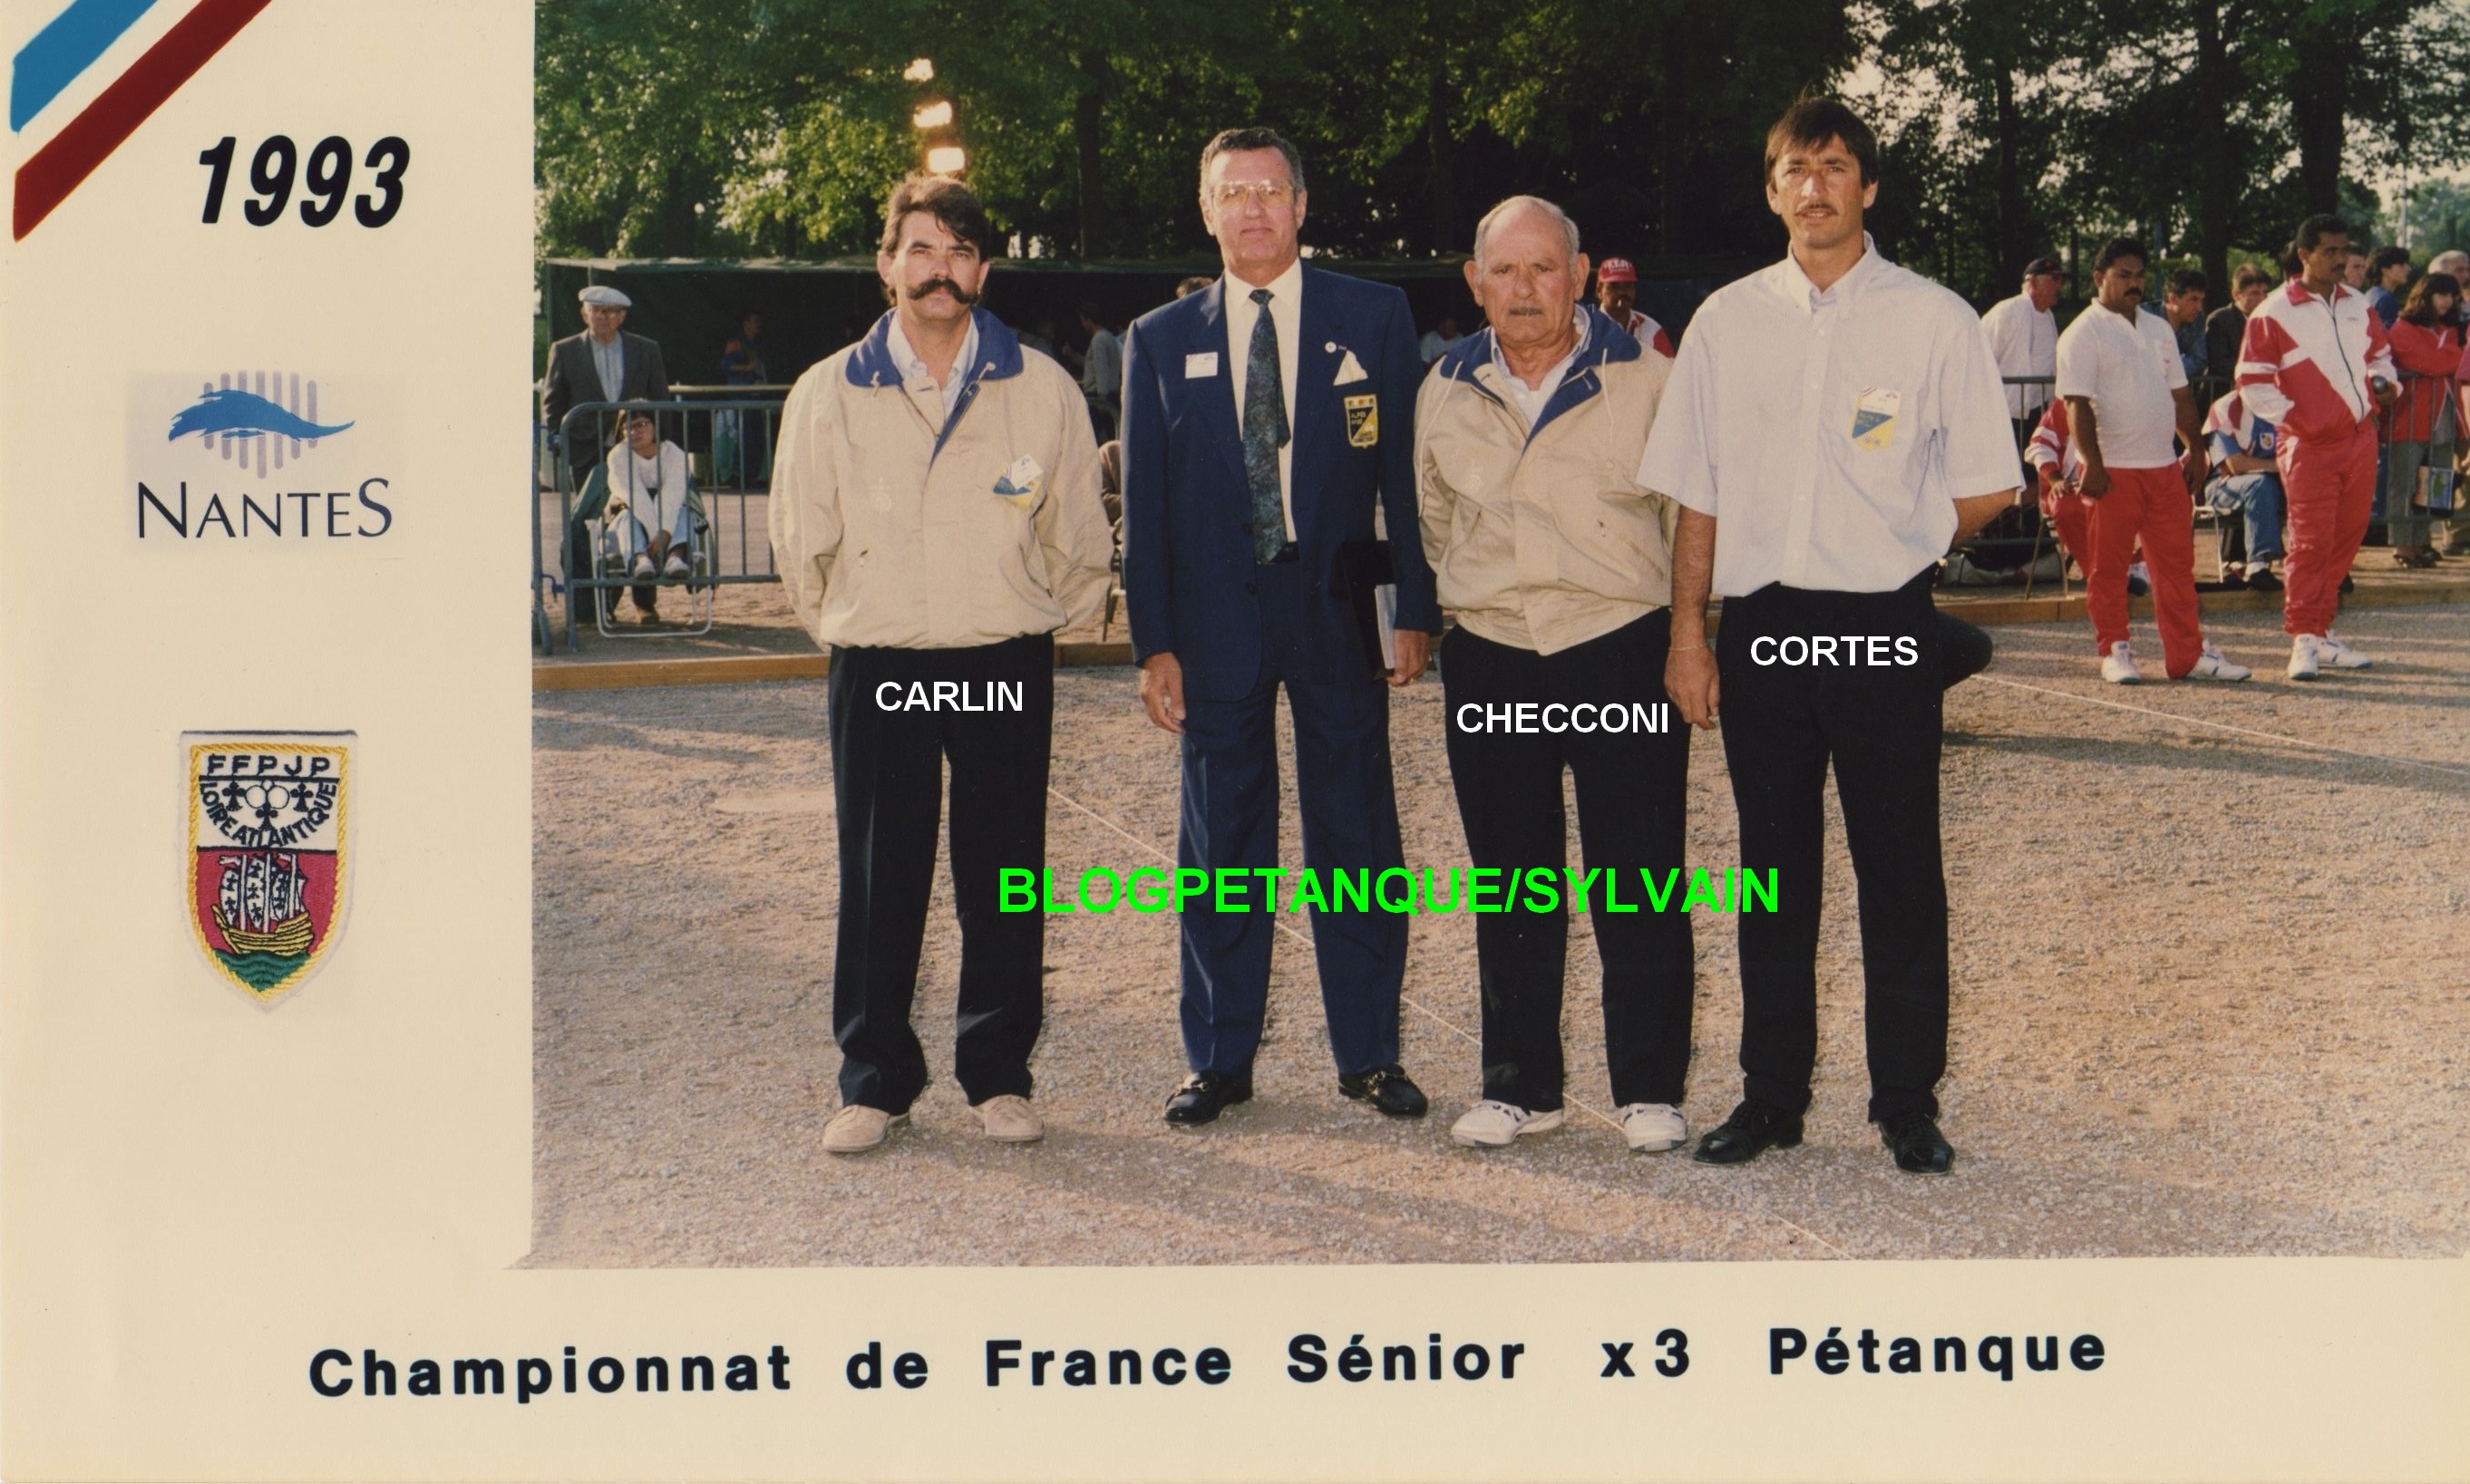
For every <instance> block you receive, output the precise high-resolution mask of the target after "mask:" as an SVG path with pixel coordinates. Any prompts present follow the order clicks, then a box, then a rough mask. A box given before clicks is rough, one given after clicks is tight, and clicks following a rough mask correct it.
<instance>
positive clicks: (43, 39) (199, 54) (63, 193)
mask: <svg viewBox="0 0 2470 1484" xmlns="http://www.w3.org/2000/svg"><path fill="white" fill-rule="evenodd" d="M270 3H271V0H200V3H199V4H198V6H197V7H196V8H195V9H194V10H192V11H190V12H189V13H188V14H186V15H183V16H181V17H180V19H179V20H178V21H177V22H176V23H175V24H174V25H173V27H172V29H171V30H169V31H167V32H165V33H164V34H163V37H162V39H161V40H159V41H156V42H155V43H154V44H153V45H152V46H151V47H148V48H147V49H146V52H145V54H144V55H143V56H141V57H139V58H137V60H136V61H134V62H132V63H130V64H129V67H128V71H127V72H124V73H122V74H121V75H120V76H119V77H118V78H116V79H114V80H113V81H112V83H111V85H110V86H109V87H106V88H105V89H104V90H103V92H102V94H101V95H100V96H98V97H97V98H96V99H95V101H94V102H92V103H90V104H86V106H85V111H83V112H82V113H80V114H79V115H78V116H77V117H76V118H74V119H71V120H70V121H69V122H68V123H67V124H66V125H65V126H63V127H62V128H61V129H60V131H59V132H58V133H57V134H55V135H53V136H52V138H51V140H50V141H49V142H48V143H46V144H45V145H44V146H43V147H42V148H41V149H40V150H37V151H35V153H34V155H33V156H32V157H31V158H29V159H28V160H27V161H26V163H25V164H23V165H20V166H18V167H17V187H16V194H15V199H14V201H13V202H12V216H11V230H12V232H13V233H14V234H15V235H16V236H17V237H18V238H20V239H22V238H24V237H25V235H26V234H27V233H29V232H31V231H33V230H34V229H35V226H36V225H37V224H39V223H40V222H41V221H42V220H43V219H44V218H45V217H48V216H50V215H51V214H52V209H53V208H54V207H56V206H58V205H59V203H60V202H62V201H63V200H66V199H67V198H68V195H69V193H70V192H72V191H74V190H76V189H77V188H78V186H79V185H80V184H81V183H82V182H83V181H84V179H85V177H86V176H88V175H90V174H94V172H95V168H96V167H97V166H99V165H101V164H102V163H103V162H104V161H105V159H107V158H109V157H110V155H111V151H114V150H117V149H119V148H120V145H121V142H122V141H123V140H125V139H127V138H128V136H129V135H130V134H133V133H135V132H136V131H137V126H139V125H140V124H143V123H145V122H146V120H147V118H148V117H149V116H150V115H151V114H152V113H153V112H154V110H155V109H157V108H159V107H161V106H162V105H163V101H164V100H165V99H167V98H170V97H171V96H172V95H173V94H174V93H175V92H177V91H179V89H180V85H181V84H182V83H184V82H186V81H189V79H191V78H193V77H195V76H197V74H198V68H200V67H203V66H204V65H205V64H206V62H207V61H208V60H209V59H211V58H213V57H214V55H215V54H216V53H217V52H220V51H221V50H222V49H223V44H224V43H225V42H227V41H229V40H230V39H231V38H232V37H233V36H235V35H239V34H240V29H241V28H242V27H243V26H245V25H247V24H248V23H249V21H250V20H252V19H253V18H255V16H256V15H257V12H260V11H263V10H265V9H266V8H267V6H268V4H270ZM152 4H153V0H75V3H74V4H72V5H70V6H69V8H68V9H67V10H65V11H62V12H60V13H59V15H58V16H57V17H56V18H54V19H53V21H52V23H51V24H50V25H48V26H45V27H44V28H43V29H42V30H41V31H40V32H39V33H37V34H36V35H35V38H34V39H33V40H32V41H29V42H27V43H26V45H25V46H24V48H23V49H21V50H20V51H19V52H18V53H17V57H16V60H15V62H14V63H13V65H12V68H11V72H10V80H9V124H10V128H23V127H24V125H25V122H26V121H27V120H28V119H31V118H33V117H34V116H35V114H36V113H37V112H39V111H41V109H42V107H43V105H44V104H47V103H49V102H51V101H52V100H53V99H54V98H56V97H58V95H59V92H60V90H61V89H62V88H64V87H66V86H68V84H69V83H70V82H71V81H73V80H75V79H76V78H77V76H78V75H79V74H80V73H82V72H83V71H85V69H86V68H88V67H90V66H92V65H93V64H94V61H95V59H96V58H99V57H101V56H102V55H103V54H104V52H105V50H106V49H108V48H109V47H110V45H111V43H112V42H114V41H116V40H118V39H119V38H120V37H121V35H123V34H125V33H126V32H127V31H128V28H129V27H130V26H132V25H134V24H136V22H137V19H138V17H139V16H141V15H143V14H145V13H146V12H147V10H148V9H150V8H151V6H152Z"/></svg>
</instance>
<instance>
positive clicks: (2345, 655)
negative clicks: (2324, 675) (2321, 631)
mask: <svg viewBox="0 0 2470 1484" xmlns="http://www.w3.org/2000/svg"><path fill="white" fill-rule="evenodd" d="M2316 658H2317V659H2319V660H2320V661H2323V662H2324V663H2326V664H2329V665H2331V666H2332V667H2333V668H2335V669H2337V670H2364V669H2365V668H2366V667H2367V666H2369V665H2371V664H2373V663H2375V661H2373V660H2370V659H2368V658H2367V657H2366V656H2365V655H2363V654H2361V653H2359V652H2358V651H2357V650H2355V649H2352V648H2351V647H2350V646H2349V645H2347V644H2344V643H2342V641H2341V640H2340V639H2338V638H2334V637H2333V636H2332V635H2331V634H2326V635H2325V636H2324V637H2323V638H2319V639H2318V640H2317V641H2316Z"/></svg>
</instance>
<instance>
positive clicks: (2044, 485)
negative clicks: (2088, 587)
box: [2024, 402, 2092, 572]
mask: <svg viewBox="0 0 2470 1484" xmlns="http://www.w3.org/2000/svg"><path fill="white" fill-rule="evenodd" d="M2024 462H2026V463H2028V464H2030V465H2032V466H2033V468H2034V469H2035V470H2036V471H2038V472H2039V474H2040V476H2041V514H2043V515H2045V516H2047V517H2049V518H2050V528H2051V529H2052V530H2054V531H2057V532H2058V533H2059V545H2060V547H2061V548H2062V549H2063V550H2064V551H2065V552H2066V554H2067V560H2068V561H2070V562H2073V563H2074V564H2076V569H2077V570H2079V571H2083V572H2090V571H2091V570H2092V567H2091V563H2090V559H2091V556H2092V538H2091V537H2090V536H2089V535H2087V534H2086V529H2085V520H2086V515H2085V498H2084V497H2083V496H2081V495H2079V494H2077V493H2076V480H2077V479H2079V478H2081V477H2082V476H2083V475H2084V458H2083V456H2082V455H2081V454H2079V453H2077V452H2076V448H2075V441H2074V439H2073V438H2072V437H2071V436H2070V435H2069V433H2068V430H2067V405H2066V404H2065V403H2064V402H2053V403H2051V404H2050V405H2049V406H2046V407H2043V408H2042V409H2041V420H2040V421H2039V423H2036V424H2035V425H2034V426H2033V437H2032V441H2031V442H2029V443H2027V444H2025V445H2024Z"/></svg>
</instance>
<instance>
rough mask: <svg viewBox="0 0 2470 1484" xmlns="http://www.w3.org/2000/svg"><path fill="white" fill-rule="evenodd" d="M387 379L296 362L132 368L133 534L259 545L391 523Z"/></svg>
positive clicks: (359, 532)
mask: <svg viewBox="0 0 2470 1484" xmlns="http://www.w3.org/2000/svg"><path fill="white" fill-rule="evenodd" d="M387 389H388V388H386V387H385V386H384V385H383V384H380V383H373V382H371V381H370V380H369V379H366V378H352V379H350V380H349V381H348V382H339V381H338V379H336V378H332V377H328V378H323V379H320V378H318V377H315V376H303V375H301V374H300V373H298V372H296V371H237V372H234V371H224V372H218V373H216V374H214V375H211V376H198V375H187V376H182V375H169V376H166V375H154V374H144V375H138V376H132V377H131V378H130V379H129V393H128V406H129V415H128V469H129V484H130V486H131V489H132V508H131V510H130V516H131V519H132V521H133V526H132V534H133V535H134V536H135V537H136V539H137V540H139V541H141V542H143V543H145V544H146V545H150V546H181V547H196V546H199V545H207V546H213V545H229V544H233V543H245V544H246V545H248V546H249V547H250V548H251V549H256V550H264V549H269V548H271V549H278V550H279V549H320V548H325V547H330V546H332V545H334V544H335V543H337V542H343V541H368V540H374V539H376V538H379V537H383V536H384V535H386V534H387V533H389V532H390V531H392V530H393V529H394V523H395V507H394V504H393V494H392V491H393V479H392V477H391V475H392V472H393V470H394V467H395V452H396V451H395V449H394V447H393V439H392V437H391V436H390V434H391V429H392V427H393V425H394V421H395V420H394V419H393V418H392V417H391V416H389V415H387V414H388V413H389V412H390V411H391V407H390V406H388V405H389V404H390V403H391V401H392V399H391V398H389V397H387V396H386V395H385V392H386V390H387ZM347 409H348V410H347Z"/></svg>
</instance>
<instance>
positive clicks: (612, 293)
mask: <svg viewBox="0 0 2470 1484" xmlns="http://www.w3.org/2000/svg"><path fill="white" fill-rule="evenodd" d="M575 297H576V298H578V299H581V300H582V301H583V302H584V303H586V304H597V305H601V306H603V307H605V308H608V309H633V308H634V307H635V301H634V300H632V299H630V298H628V297H626V296H625V295H624V294H622V293H619V292H618V290H615V289H612V288H610V287H609V286H608V285H607V284H594V285H593V286H592V287H591V288H589V289H586V290H583V291H582V292H581V293H578V294H576V295H575Z"/></svg>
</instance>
